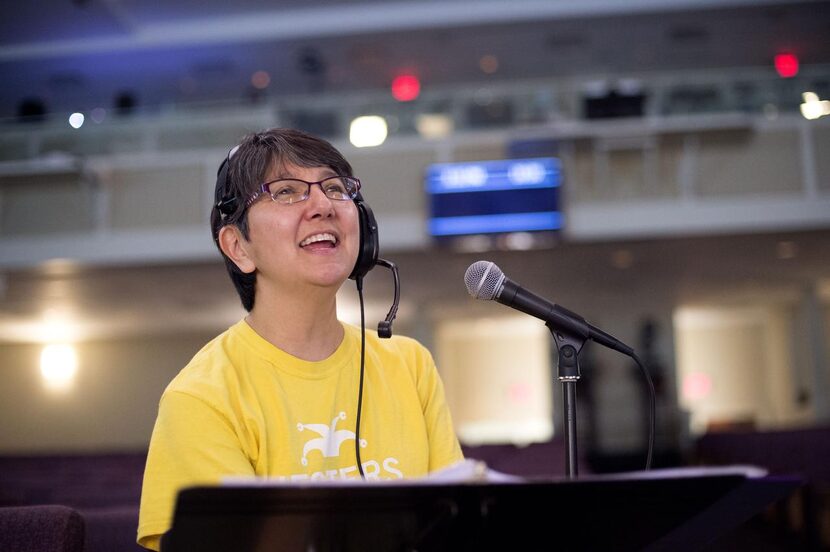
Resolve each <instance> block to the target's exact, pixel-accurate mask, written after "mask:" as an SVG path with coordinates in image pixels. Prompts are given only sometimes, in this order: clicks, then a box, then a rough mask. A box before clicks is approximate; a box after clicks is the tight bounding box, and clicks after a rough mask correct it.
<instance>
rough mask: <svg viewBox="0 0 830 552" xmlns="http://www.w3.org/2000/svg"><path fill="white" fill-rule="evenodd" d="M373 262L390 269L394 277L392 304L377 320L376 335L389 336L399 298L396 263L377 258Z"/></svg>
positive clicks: (396, 313)
mask: <svg viewBox="0 0 830 552" xmlns="http://www.w3.org/2000/svg"><path fill="white" fill-rule="evenodd" d="M375 264H376V265H380V266H382V267H384V268H388V269H389V270H391V271H392V277H393V278H394V279H395V298H394V299H393V300H392V306H391V307H390V308H389V312H388V313H387V314H386V318H385V319H384V320H381V321H380V322H378V336H379V337H383V338H390V337H392V322H393V321H394V320H395V317H396V316H397V315H398V304H399V303H400V300H401V280H400V278H399V277H398V265H396V264H395V263H393V262H392V261H387V260H386V259H378V260H377V261H375Z"/></svg>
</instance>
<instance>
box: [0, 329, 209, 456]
mask: <svg viewBox="0 0 830 552" xmlns="http://www.w3.org/2000/svg"><path fill="white" fill-rule="evenodd" d="M211 337H213V336H212V335H209V334H198V335H196V334H190V335H185V336H170V337H147V338H135V339H124V340H114V341H109V342H89V343H79V344H77V345H76V348H77V354H78V364H79V365H78V371H77V376H76V380H75V384H74V386H73V387H72V388H71V389H69V390H67V391H64V392H55V391H51V390H49V389H47V388H46V387H45V386H44V384H43V378H42V376H41V374H40V366H39V363H40V353H41V349H42V345H35V344H20V345H10V344H3V345H0V379H2V383H0V419H2V423H0V454H10V453H29V452H54V451H60V452H65V451H80V450H85V451H86V450H105V451H112V450H142V449H144V448H146V446H147V444H148V443H149V440H150V433H151V431H152V428H153V423H154V422H155V417H156V413H157V407H158V401H159V398H160V397H161V393H162V391H163V390H164V388H165V386H166V385H167V383H168V382H169V381H170V380H171V379H172V378H173V377H174V376H175V375H176V373H178V371H179V370H181V369H182V368H183V367H184V366H185V364H186V363H187V362H188V361H189V360H190V358H191V357H192V356H193V355H194V354H195V353H196V351H198V350H199V349H200V348H201V347H202V346H203V345H204V344H205V343H206V342H207V340H208V339H210V338H211Z"/></svg>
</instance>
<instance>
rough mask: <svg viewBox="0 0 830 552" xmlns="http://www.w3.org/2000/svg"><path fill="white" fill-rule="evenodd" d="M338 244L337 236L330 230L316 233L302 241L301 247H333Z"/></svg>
mask: <svg viewBox="0 0 830 552" xmlns="http://www.w3.org/2000/svg"><path fill="white" fill-rule="evenodd" d="M336 246H337V237H336V236H335V235H334V234H329V233H328V232H323V233H321V234H314V235H312V236H309V237H307V238H306V239H304V240H303V241H301V242H300V247H302V248H303V249H312V250H314V249H333V248H334V247H336Z"/></svg>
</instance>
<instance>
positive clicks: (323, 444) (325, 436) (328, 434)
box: [297, 412, 366, 466]
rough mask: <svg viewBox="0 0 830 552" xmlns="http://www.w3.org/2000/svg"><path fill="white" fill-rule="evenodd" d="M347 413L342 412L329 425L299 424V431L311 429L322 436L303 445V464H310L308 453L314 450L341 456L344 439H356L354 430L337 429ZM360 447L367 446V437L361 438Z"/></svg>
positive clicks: (331, 455) (328, 454) (324, 456)
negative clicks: (339, 421)
mask: <svg viewBox="0 0 830 552" xmlns="http://www.w3.org/2000/svg"><path fill="white" fill-rule="evenodd" d="M345 419H346V413H345V412H341V413H340V414H338V415H337V416H335V417H334V419H333V420H332V421H331V424H329V425H328V426H327V425H325V424H303V423H298V424H297V431H305V430H306V429H310V430H311V431H313V432H314V433H316V434H318V435H319V436H320V437H316V438H314V439H311V440H310V441H308V442H307V443H306V444H305V446H304V447H303V458H302V460H301V462H302V464H303V466H307V465H308V455H309V453H310V452H311V451H312V450H319V451H320V452H322V453H323V458H333V457H336V456H340V445H342V444H343V442H344V441H349V440H352V441H354V439H355V434H354V431H349V430H348V429H337V422H338V420H345ZM360 447H361V448H366V439H361V440H360Z"/></svg>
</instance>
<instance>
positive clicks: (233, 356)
mask: <svg viewBox="0 0 830 552" xmlns="http://www.w3.org/2000/svg"><path fill="white" fill-rule="evenodd" d="M343 327H344V329H345V337H344V339H343V341H342V343H341V344H340V346H339V347H338V348H337V350H336V351H335V352H334V353H333V354H332V355H331V356H330V357H329V358H327V359H325V360H322V361H320V362H308V361H304V360H301V359H298V358H297V357H294V356H291V355H289V354H287V353H285V352H283V351H281V350H280V349H278V348H276V347H275V346H274V345H272V344H271V343H269V342H268V341H266V340H265V339H264V338H262V337H261V336H259V335H258V334H257V333H256V332H254V330H253V329H252V328H251V327H250V326H249V325H248V324H247V323H246V322H245V321H244V320H243V321H240V322H239V323H237V324H235V325H234V326H232V327H231V328H229V329H228V330H227V331H226V332H224V333H222V334H221V335H219V336H218V337H217V338H215V339H214V340H212V341H211V342H209V343H208V344H207V345H205V347H204V348H203V349H202V350H201V351H199V352H198V353H197V354H196V356H195V357H193V360H191V361H190V363H189V364H188V365H187V366H186V367H185V368H184V369H183V370H182V371H181V372H180V373H179V374H178V376H176V378H174V379H173V381H172V382H171V383H170V385H168V386H167V389H166V390H165V392H164V394H163V395H162V397H161V401H160V403H159V413H158V418H157V419H156V425H155V428H154V429H153V436H152V439H151V441H150V450H149V453H148V456H147V466H146V469H145V472H144V485H143V488H142V492H141V510H140V515H139V525H138V543H139V544H140V545H142V546H144V547H147V548H151V549H154V550H158V547H159V540H160V538H161V535H162V534H163V533H164V532H165V531H167V530H168V529H169V528H170V524H171V522H172V516H173V508H174V502H175V498H176V495H177V493H178V491H179V490H180V489H182V488H184V487H188V486H193V485H202V484H215V483H217V482H219V480H220V479H221V478H222V477H223V476H226V475H257V476H268V477H276V478H281V479H285V480H307V479H312V480H315V479H319V480H325V479H332V478H335V479H336V478H346V477H348V478H359V477H360V474H359V472H358V469H357V460H356V456H355V433H354V429H355V419H356V416H357V394H358V386H359V381H360V329H359V328H355V327H353V326H349V325H346V324H344V325H343ZM364 378H365V380H364V389H363V409H362V413H361V422H360V459H361V464H362V466H363V471H364V473H365V475H366V478H367V479H383V478H387V479H394V478H402V477H417V476H422V475H425V474H426V473H428V472H430V471H433V470H436V469H439V468H442V467H445V466H448V465H450V464H452V463H454V462H457V461H459V460H461V459H462V454H461V449H460V447H459V445H458V440H457V438H456V436H455V432H454V431H453V427H452V420H451V418H450V412H449V409H448V408H447V405H446V402H445V400H444V389H443V385H442V383H441V379H440V378H439V376H438V372H437V371H436V369H435V364H434V362H433V360H432V356H431V355H430V353H429V351H427V350H426V349H425V348H424V347H423V346H422V345H420V344H419V343H418V342H417V341H415V340H413V339H409V338H406V337H400V336H395V337H392V338H391V339H379V338H378V336H377V333H376V332H372V331H367V332H366V365H365V376H364Z"/></svg>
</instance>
